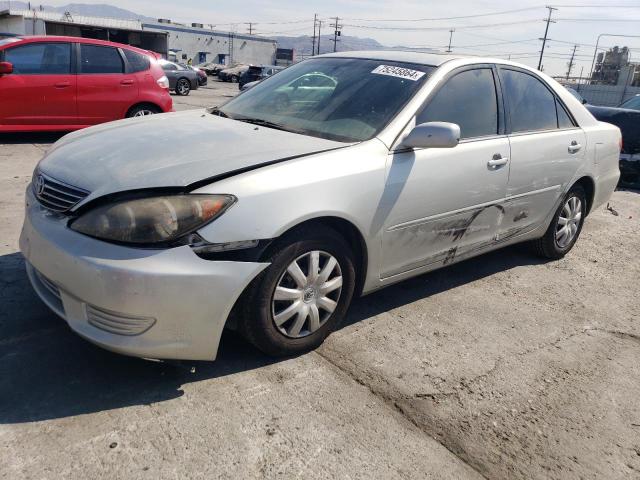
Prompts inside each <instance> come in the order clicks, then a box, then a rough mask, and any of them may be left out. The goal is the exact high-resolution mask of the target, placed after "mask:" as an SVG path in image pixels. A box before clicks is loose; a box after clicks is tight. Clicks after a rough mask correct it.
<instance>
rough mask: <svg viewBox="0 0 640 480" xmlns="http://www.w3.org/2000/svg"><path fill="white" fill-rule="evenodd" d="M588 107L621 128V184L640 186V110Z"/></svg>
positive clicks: (604, 119)
mask: <svg viewBox="0 0 640 480" xmlns="http://www.w3.org/2000/svg"><path fill="white" fill-rule="evenodd" d="M631 100H633V98H632V99H631ZM586 107H587V109H588V110H589V111H590V112H591V113H592V114H593V116H594V117H596V118H597V119H598V120H600V121H602V122H607V123H611V124H612V125H615V126H616V127H618V128H619V129H620V131H621V132H622V150H621V152H620V174H621V175H620V185H621V186H623V187H632V188H640V110H633V109H630V108H618V107H600V106H595V105H587V106H586Z"/></svg>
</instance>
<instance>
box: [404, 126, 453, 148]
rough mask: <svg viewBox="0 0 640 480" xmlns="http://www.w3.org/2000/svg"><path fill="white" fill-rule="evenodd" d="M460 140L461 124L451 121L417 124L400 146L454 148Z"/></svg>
mask: <svg viewBox="0 0 640 480" xmlns="http://www.w3.org/2000/svg"><path fill="white" fill-rule="evenodd" d="M458 142H460V126H459V125H457V124H455V123H449V122H427V123H421V124H420V125H416V126H415V127H414V129H413V130H411V132H410V133H409V135H407V136H406V137H405V139H404V140H403V141H402V143H401V144H400V148H453V147H455V146H456V145H458Z"/></svg>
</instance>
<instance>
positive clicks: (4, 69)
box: [0, 62, 13, 75]
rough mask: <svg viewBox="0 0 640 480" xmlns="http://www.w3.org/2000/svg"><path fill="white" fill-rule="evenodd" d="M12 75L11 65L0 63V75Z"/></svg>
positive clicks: (9, 63)
mask: <svg viewBox="0 0 640 480" xmlns="http://www.w3.org/2000/svg"><path fill="white" fill-rule="evenodd" d="M10 73H13V64H12V63H11V62H0V75H8V74H10Z"/></svg>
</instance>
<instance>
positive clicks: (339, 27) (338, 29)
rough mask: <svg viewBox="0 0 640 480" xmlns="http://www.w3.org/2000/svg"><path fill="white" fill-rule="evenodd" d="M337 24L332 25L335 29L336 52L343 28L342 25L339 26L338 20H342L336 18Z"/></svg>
mask: <svg viewBox="0 0 640 480" xmlns="http://www.w3.org/2000/svg"><path fill="white" fill-rule="evenodd" d="M335 20H336V23H332V24H331V25H330V26H331V27H333V28H334V30H333V51H334V52H336V51H337V50H338V42H339V40H338V37H339V36H340V35H341V33H340V29H341V28H342V26H341V25H339V24H338V20H340V19H339V18H338V17H336V18H335Z"/></svg>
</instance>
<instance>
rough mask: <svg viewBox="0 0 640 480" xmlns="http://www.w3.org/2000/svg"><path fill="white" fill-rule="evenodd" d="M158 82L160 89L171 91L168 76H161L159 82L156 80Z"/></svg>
mask: <svg viewBox="0 0 640 480" xmlns="http://www.w3.org/2000/svg"><path fill="white" fill-rule="evenodd" d="M156 82H157V83H158V86H159V87H160V88H165V89H167V90H168V89H169V79H168V78H167V76H166V75H163V76H161V77H160V78H159V79H158V80H156Z"/></svg>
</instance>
